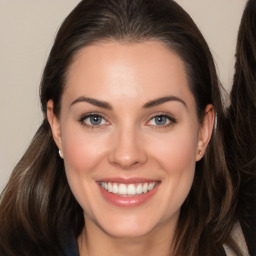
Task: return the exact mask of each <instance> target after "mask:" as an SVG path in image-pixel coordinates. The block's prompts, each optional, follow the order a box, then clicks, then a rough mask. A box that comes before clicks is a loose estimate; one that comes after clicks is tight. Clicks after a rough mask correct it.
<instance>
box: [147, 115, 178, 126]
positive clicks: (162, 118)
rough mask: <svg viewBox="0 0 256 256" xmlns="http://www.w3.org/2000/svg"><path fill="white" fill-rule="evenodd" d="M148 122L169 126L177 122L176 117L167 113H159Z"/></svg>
mask: <svg viewBox="0 0 256 256" xmlns="http://www.w3.org/2000/svg"><path fill="white" fill-rule="evenodd" d="M148 123H149V125H152V126H168V125H170V124H172V123H175V119H174V118H172V117H170V116H167V115H157V116H154V117H153V118H151V119H150V121H149V122H148Z"/></svg>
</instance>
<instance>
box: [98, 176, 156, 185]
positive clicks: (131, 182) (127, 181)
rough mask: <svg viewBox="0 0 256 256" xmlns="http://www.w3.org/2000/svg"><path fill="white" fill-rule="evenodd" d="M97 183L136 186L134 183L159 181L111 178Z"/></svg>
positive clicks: (136, 178)
mask: <svg viewBox="0 0 256 256" xmlns="http://www.w3.org/2000/svg"><path fill="white" fill-rule="evenodd" d="M98 182H111V183H120V184H136V183H150V182H159V180H156V179H147V178H140V177H133V178H121V177H113V178H105V179H101V180H99V181H98Z"/></svg>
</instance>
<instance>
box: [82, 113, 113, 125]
mask: <svg viewBox="0 0 256 256" xmlns="http://www.w3.org/2000/svg"><path fill="white" fill-rule="evenodd" d="M88 118H101V119H102V120H104V121H105V122H106V124H95V125H93V124H87V123H86V122H85V120H86V119H88ZM79 122H80V123H81V124H82V125H83V126H86V127H88V128H91V129H94V128H102V126H107V125H109V122H108V121H107V120H106V118H104V117H103V116H102V115H100V114H97V113H90V114H86V115H82V116H81V118H80V119H79Z"/></svg>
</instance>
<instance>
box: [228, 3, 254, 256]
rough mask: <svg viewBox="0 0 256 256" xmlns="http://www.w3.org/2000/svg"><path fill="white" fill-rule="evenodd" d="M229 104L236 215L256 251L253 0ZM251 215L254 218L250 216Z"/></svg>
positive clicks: (243, 29) (239, 44)
mask: <svg viewBox="0 0 256 256" xmlns="http://www.w3.org/2000/svg"><path fill="white" fill-rule="evenodd" d="M230 97H231V106H230V107H229V109H228V116H227V121H226V122H227V124H226V126H225V129H226V135H225V145H226V148H227V150H226V154H227V163H228V167H229V169H230V172H231V174H232V179H233V183H234V185H235V187H236V200H235V201H236V204H237V214H238V219H239V221H240V223H241V225H242V228H243V231H244V233H245V234H247V237H248V241H249V242H248V245H249V248H248V249H249V251H250V252H251V254H252V255H254V254H253V252H254V253H255V252H256V244H255V237H256V228H255V227H256V223H255V221H256V217H255V216H256V1H255V0H249V1H248V2H247V4H246V7H245V9H244V13H243V16H242V19H241V24H240V27H239V32H238V39H237V48H236V63H235V75H234V82H233V87H232V91H231V96H230ZM253 219H254V220H253Z"/></svg>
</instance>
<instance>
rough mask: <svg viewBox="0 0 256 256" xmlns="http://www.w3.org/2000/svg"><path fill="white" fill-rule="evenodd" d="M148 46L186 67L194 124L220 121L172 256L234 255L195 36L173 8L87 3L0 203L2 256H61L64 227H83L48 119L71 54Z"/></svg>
mask: <svg viewBox="0 0 256 256" xmlns="http://www.w3.org/2000/svg"><path fill="white" fill-rule="evenodd" d="M151 39H154V40H158V41H160V42H163V43H164V44H165V45H167V46H168V47H170V49H172V50H174V51H175V52H176V53H177V54H178V55H179V56H180V57H181V58H182V60H183V61H184V64H185V67H186V73H187V78H188V82H189V86H190V90H191V91H192V93H193V95H194V98H195V101H196V106H197V115H198V120H199V122H202V121H203V118H204V111H205V107H206V105H207V104H213V106H214V108H215V111H216V113H217V116H218V122H216V123H215V130H214V133H213V135H212V139H211V141H210V143H209V146H208V148H207V151H206V153H205V156H204V158H203V159H202V160H201V161H200V162H198V163H197V164H196V174H195V178H194V183H193V185H192V189H191V191H190V193H189V195H188V197H187V199H186V201H185V202H184V204H183V206H182V208H181V214H180V218H179V223H178V227H177V231H176V236H175V251H174V253H173V256H180V255H186V256H200V255H201V256H207V255H214V256H217V255H222V253H223V244H224V243H225V244H227V245H229V246H230V247H231V248H232V249H233V250H234V251H237V252H238V249H237V248H236V245H235V243H234V241H233V240H232V238H231V236H230V232H231V229H232V226H233V224H234V222H235V221H236V220H235V218H234V208H233V207H232V200H233V199H232V198H233V186H232V181H231V177H230V174H229V172H228V169H227V167H226V162H225V156H224V148H223V143H222V139H223V138H222V137H223V136H222V130H223V118H224V113H223V105H222V99H221V92H220V86H219V82H218V78H217V75H216V70H215V66H214V62H213V59H212V55H211V53H210V51H209V48H208V46H207V43H206V42H205V40H204V38H203V36H202V35H201V33H200V31H199V29H198V28H197V26H196V25H195V24H194V22H193V21H192V19H191V18H190V16H189V15H188V14H187V13H186V12H185V11H184V10H183V9H182V8H181V7H180V6H179V5H178V4H176V3H175V2H174V1H171V0H150V1H148V0H87V1H82V2H80V3H79V4H78V6H77V7H76V8H75V9H74V10H73V11H72V12H71V13H70V15H69V16H68V17H67V18H66V19H65V21H64V23H63V24H62V26H61V28H60V30H59V32H58V34H57V37H56V40H55V43H54V45H53V47H52V50H51V52H50V56H49V59H48V61H47V64H46V67H45V70H44V73H43V77H42V81H41V86H40V97H41V104H42V110H43V113H44V120H43V123H42V125H41V126H40V128H39V130H38V132H37V133H36V135H35V137H34V139H33V141H32V143H31V145H30V146H29V148H28V150H27V152H26V153H25V155H24V156H23V157H22V159H21V160H20V162H19V163H18V164H17V166H16V167H15V169H14V171H13V173H12V175H11V178H10V180H9V183H8V184H7V186H6V188H5V190H4V192H3V194H2V197H1V205H0V245H1V247H2V250H4V252H5V254H6V255H31V256H32V255H33V256H34V255H38V256H39V255H59V254H61V250H62V248H61V238H60V237H61V234H62V226H63V225H70V226H71V228H72V229H73V230H74V232H75V234H76V236H78V234H79V233H80V231H81V228H82V227H83V224H84V223H83V212H82V209H81V207H80V206H79V205H78V203H77V202H76V200H75V199H74V197H73V195H72V193H71V191H70V189H69V186H68V183H67V180H66V176H65V169H64V166H63V161H62V160H61V159H60V158H59V157H58V154H57V151H58V150H57V147H56V145H55V144H54V141H53V138H52V135H51V131H50V127H49V124H48V122H47V119H46V111H47V109H46V104H47V102H48V100H50V99H52V100H53V102H54V106H55V108H54V112H55V114H56V115H57V116H58V114H59V111H60V101H61V96H62V93H63V90H64V87H65V79H66V74H67V72H68V69H69V67H70V65H72V60H73V59H74V57H75V56H76V54H78V52H79V50H80V49H82V48H83V47H85V46H87V45H90V44H93V43H96V42H98V41H101V40H120V41H126V42H140V41H146V40H151ZM149 54H150V53H149ZM237 255H241V254H239V253H237Z"/></svg>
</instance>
